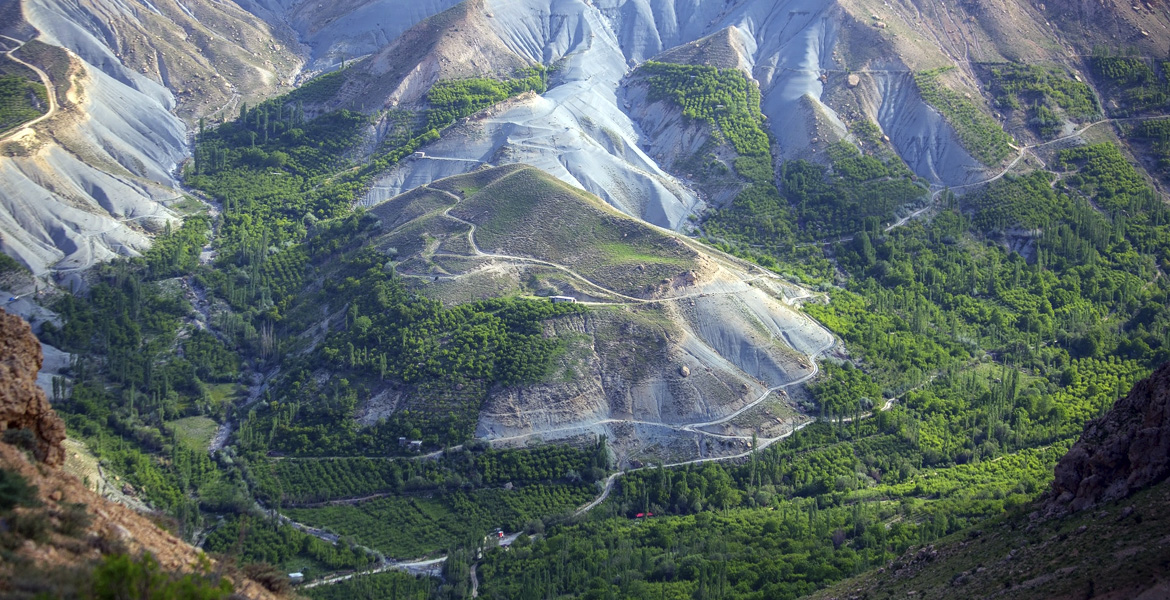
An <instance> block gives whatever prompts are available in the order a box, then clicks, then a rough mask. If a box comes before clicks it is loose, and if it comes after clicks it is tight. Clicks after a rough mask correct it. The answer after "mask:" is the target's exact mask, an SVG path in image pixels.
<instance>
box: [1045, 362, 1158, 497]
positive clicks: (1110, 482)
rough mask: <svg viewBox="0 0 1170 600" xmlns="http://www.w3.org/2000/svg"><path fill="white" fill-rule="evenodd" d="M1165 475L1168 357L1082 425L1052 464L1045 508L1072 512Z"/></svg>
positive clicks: (1126, 494) (1140, 487)
mask: <svg viewBox="0 0 1170 600" xmlns="http://www.w3.org/2000/svg"><path fill="white" fill-rule="evenodd" d="M1168 475H1170V363H1166V364H1164V365H1162V366H1161V367H1159V368H1158V370H1156V371H1155V372H1154V373H1153V374H1152V375H1150V376H1149V377H1147V378H1146V379H1143V380H1142V381H1140V382H1138V383H1137V385H1135V386H1133V389H1132V390H1131V391H1130V392H1129V395H1128V396H1126V397H1125V398H1122V399H1121V400H1118V401H1117V404H1116V405H1114V407H1113V409H1112V410H1110V411H1109V412H1108V413H1106V414H1105V415H1103V416H1102V417H1100V418H1098V419H1095V420H1093V421H1091V422H1089V423H1088V424H1087V425H1085V431H1084V433H1082V434H1081V439H1079V440H1077V443H1076V444H1074V445H1073V447H1072V449H1070V450H1069V452H1068V454H1066V455H1065V456H1064V458H1062V459H1061V460H1060V462H1059V463H1058V464H1057V465H1056V479H1055V480H1054V481H1053V482H1052V491H1051V492H1049V495H1048V499H1047V500H1046V502H1045V504H1044V513H1045V514H1048V515H1058V514H1064V513H1067V512H1076V511H1079V510H1084V509H1086V508H1089V507H1092V506H1094V505H1096V504H1098V503H1101V502H1108V501H1111V500H1118V499H1121V498H1125V497H1127V496H1129V495H1130V494H1132V493H1134V492H1136V491H1138V490H1141V489H1143V488H1146V487H1149V486H1151V485H1154V484H1156V483H1158V482H1160V481H1162V480H1164V479H1166V477H1167V476H1168Z"/></svg>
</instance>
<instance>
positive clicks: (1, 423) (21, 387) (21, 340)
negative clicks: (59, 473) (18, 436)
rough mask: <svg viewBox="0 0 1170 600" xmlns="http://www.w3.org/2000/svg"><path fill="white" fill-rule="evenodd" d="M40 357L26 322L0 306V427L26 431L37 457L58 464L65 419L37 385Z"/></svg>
mask: <svg viewBox="0 0 1170 600" xmlns="http://www.w3.org/2000/svg"><path fill="white" fill-rule="evenodd" d="M43 361H44V357H43V355H42V354H41V344H40V342H38V341H37V338H36V336H34V335H33V333H32V329H31V328H30V327H29V325H28V323H27V322H25V320H24V319H22V318H20V317H18V316H16V315H10V314H8V313H7V312H5V311H4V309H0V431H7V430H10V429H11V430H16V429H23V430H25V431H28V432H29V433H31V434H32V445H33V454H34V455H35V456H36V457H37V459H38V460H40V461H42V462H44V463H46V464H48V465H50V466H58V465H60V464H62V463H64V462H65V447H64V446H63V445H62V442H64V441H65V423H63V422H62V421H61V419H60V418H58V417H57V415H56V413H54V412H53V410H52V408H50V406H49V401H48V400H47V399H45V393H44V391H42V390H41V388H40V387H39V386H37V372H38V371H40V370H41V364H42V362H43Z"/></svg>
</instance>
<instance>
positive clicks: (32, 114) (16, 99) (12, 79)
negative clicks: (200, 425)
mask: <svg viewBox="0 0 1170 600" xmlns="http://www.w3.org/2000/svg"><path fill="white" fill-rule="evenodd" d="M48 111H49V95H48V93H47V92H46V91H45V86H44V85H43V84H41V83H39V82H37V81H30V80H28V79H27V78H25V77H21V76H19V75H3V76H0V131H8V130H9V129H12V128H13V127H16V126H17V125H20V124H21V123H24V122H26V121H31V120H33V119H35V118H37V117H39V116H41V115H43V114H45V113H46V112H48Z"/></svg>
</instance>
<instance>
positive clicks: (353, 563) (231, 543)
mask: <svg viewBox="0 0 1170 600" xmlns="http://www.w3.org/2000/svg"><path fill="white" fill-rule="evenodd" d="M203 548H204V549H205V550H207V551H208V552H214V553H218V554H227V555H230V556H234V557H235V558H236V560H237V561H239V563H240V564H243V565H248V564H254V563H265V564H270V565H274V566H277V567H281V568H282V570H283V571H284V572H285V573H289V572H292V571H289V570H288V569H293V571H297V570H300V571H301V572H302V573H305V575H306V577H312V576H314V575H316V574H320V573H325V572H329V571H337V570H341V569H360V568H362V567H365V566H367V565H369V564H370V563H371V562H373V560H374V556H372V555H370V554H369V553H367V552H365V551H364V550H360V549H357V548H354V547H352V546H348V545H346V544H332V543H329V542H326V541H324V540H321V539H318V538H316V537H313V536H311V535H309V534H307V533H304V532H302V531H299V530H297V529H294V528H293V527H292V526H290V525H287V524H285V523H280V522H278V521H271V520H268V519H263V518H260V517H255V516H248V515H242V516H232V517H230V518H228V519H226V520H224V522H223V523H221V524H220V525H219V526H218V527H216V528H215V530H214V531H212V532H211V533H210V534H208V536H207V539H206V541H204V543H203ZM306 567H308V568H306ZM306 571H307V572H306Z"/></svg>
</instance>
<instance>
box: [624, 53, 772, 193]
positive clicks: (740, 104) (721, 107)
mask: <svg viewBox="0 0 1170 600" xmlns="http://www.w3.org/2000/svg"><path fill="white" fill-rule="evenodd" d="M638 72H639V74H642V75H645V76H646V77H647V81H648V82H649V84H650V100H651V101H657V100H669V101H670V102H673V103H674V104H676V105H678V106H680V107H682V109H683V115H685V116H686V117H688V118H691V119H696V120H699V121H704V122H706V123H707V124H708V125H710V126H711V128H712V129H713V130H714V131H715V132H716V134H717V135H720V136H722V137H723V138H724V139H726V140H727V141H728V142H729V143H730V144H731V145H732V147H734V148H735V151H736V152H737V153H738V154H739V155H740V156H743V157H752V156H762V157H770V156H771V142H770V140H769V139H768V135H767V134H766V133H765V132H764V129H763V128H762V127H761V125H760V124H761V122H762V120H763V119H762V117H763V115H762V114H761V113H760V90H759V88H757V87H756V85H755V84H753V83H752V82H751V81H749V80H748V79H747V78H746V77H744V75H743V73H741V72H740V71H739V70H738V69H723V70H720V69H717V68H715V67H706V66H699V65H675V64H669V63H659V62H653V61H650V62H646V63H644V64H643V65H642V66H640V67H639V68H638ZM765 181H766V180H765Z"/></svg>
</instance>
